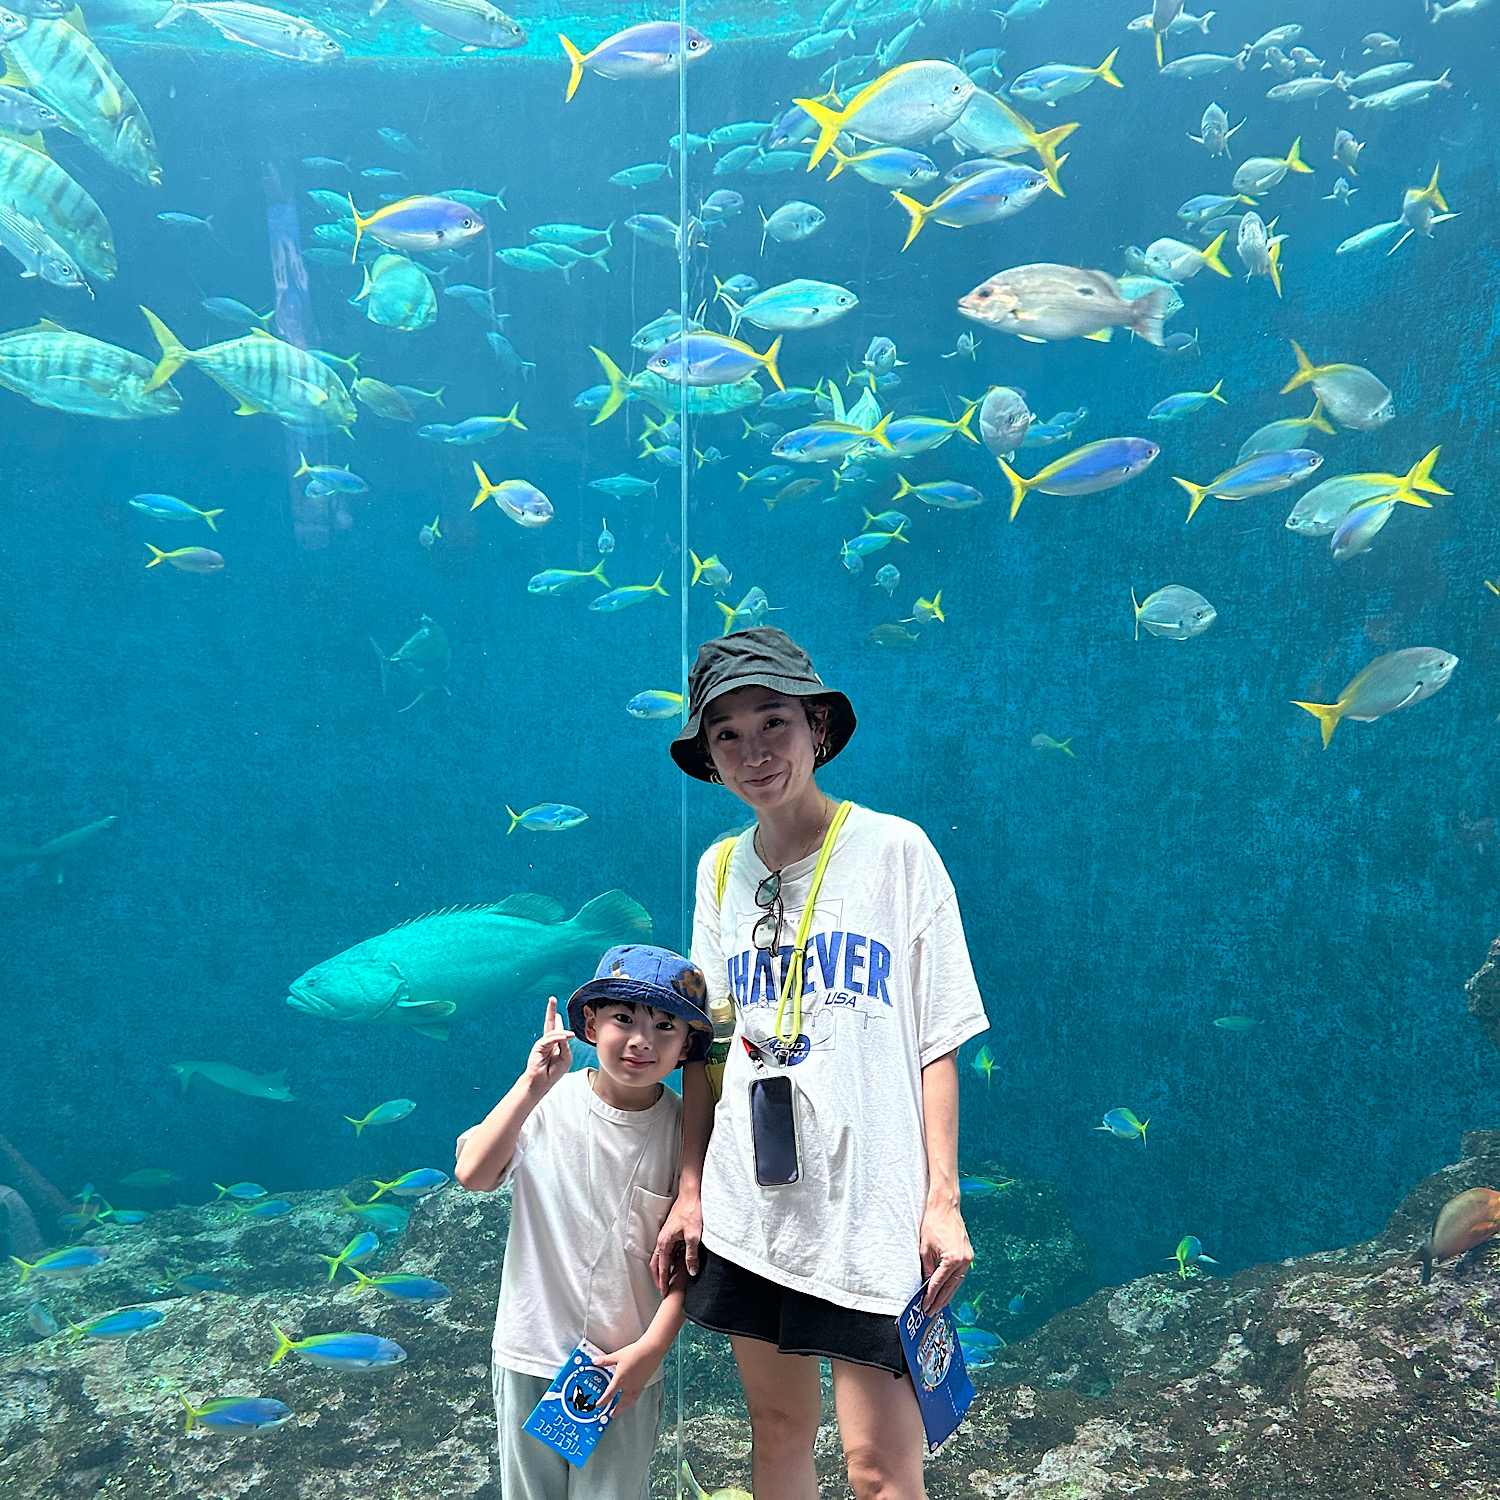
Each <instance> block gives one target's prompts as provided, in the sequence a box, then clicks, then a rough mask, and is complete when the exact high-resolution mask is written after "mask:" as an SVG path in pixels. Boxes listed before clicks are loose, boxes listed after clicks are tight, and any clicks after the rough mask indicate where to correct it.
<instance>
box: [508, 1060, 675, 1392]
mask: <svg viewBox="0 0 1500 1500" xmlns="http://www.w3.org/2000/svg"><path fill="white" fill-rule="evenodd" d="M681 1164H682V1100H681V1099H680V1098H679V1097H678V1096H677V1095H676V1094H675V1093H673V1092H672V1090H671V1089H669V1088H666V1087H663V1089H662V1091H661V1098H660V1099H658V1100H657V1101H656V1103H655V1104H653V1105H652V1106H651V1108H650V1109H644V1110H622V1109H615V1108H614V1107H613V1106H612V1105H609V1104H606V1103H605V1102H604V1101H603V1100H602V1099H600V1098H599V1096H598V1095H597V1094H596V1093H595V1092H594V1091H593V1089H592V1087H590V1083H589V1070H587V1069H579V1070H578V1071H577V1072H574V1073H569V1074H567V1075H566V1077H564V1078H561V1079H559V1080H558V1082H557V1083H556V1084H555V1085H553V1088H552V1091H551V1092H550V1093H549V1094H548V1095H547V1096H546V1098H544V1099H543V1100H542V1102H541V1103H540V1104H539V1105H537V1107H536V1108H535V1109H534V1110H533V1111H532V1112H531V1114H530V1115H529V1116H528V1118H527V1120H526V1123H525V1124H524V1125H523V1126H522V1127H521V1135H520V1138H519V1140H518V1141H517V1142H516V1151H515V1155H514V1156H513V1157H512V1158H511V1162H510V1165H509V1167H508V1168H507V1169H506V1173H505V1177H504V1178H502V1182H504V1181H509V1182H510V1183H511V1184H512V1198H511V1211H510V1233H509V1236H508V1237H507V1239H506V1242H505V1264H504V1267H503V1268H502V1270H501V1273H500V1305H499V1309H498V1311H497V1312H496V1315H495V1339H494V1358H495V1363H496V1364H497V1365H500V1366H502V1367H503V1368H504V1369H507V1370H519V1371H520V1372H521V1373H522V1374H524V1375H541V1376H545V1377H546V1378H547V1379H548V1380H550V1379H552V1377H553V1376H554V1375H556V1374H557V1372H558V1370H560V1369H561V1368H562V1365H563V1361H564V1360H566V1359H567V1357H568V1356H569V1355H570V1354H571V1353H572V1352H573V1350H574V1349H575V1348H577V1346H578V1341H579V1339H580V1338H587V1339H589V1341H590V1342H591V1343H594V1344H597V1345H598V1346H599V1347H600V1348H601V1349H604V1350H605V1351H607V1352H609V1353H613V1352H614V1351H615V1350H616V1349H619V1348H621V1347H623V1346H624V1345H625V1344H629V1343H632V1342H634V1340H636V1339H638V1338H639V1337H640V1336H641V1335H642V1334H643V1333H644V1332H645V1331H646V1329H647V1327H648V1326H649V1324H650V1322H651V1319H652V1318H654V1317H655V1316H656V1311H657V1308H659V1307H660V1306H661V1297H660V1296H659V1295H658V1293H657V1290H656V1286H655V1283H654V1282H653V1281H652V1279H651V1252H652V1251H653V1250H654V1249H655V1248H656V1236H657V1235H658V1234H659V1233H660V1231H661V1226H662V1225H663V1224H664V1223H665V1222H666V1217H667V1210H668V1209H670V1208H671V1206H672V1201H673V1199H674V1198H675V1197H676V1196H677V1176H678V1172H679V1170H680V1168H681ZM661 1377H662V1372H661V1370H659V1369H658V1370H657V1372H656V1373H655V1374H654V1375H653V1376H652V1377H651V1380H652V1382H655V1381H658V1380H660V1379H661Z"/></svg>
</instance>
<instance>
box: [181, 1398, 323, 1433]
mask: <svg viewBox="0 0 1500 1500" xmlns="http://www.w3.org/2000/svg"><path fill="white" fill-rule="evenodd" d="M177 1399H178V1400H179V1401H181V1402H182V1404H183V1405H184V1406H185V1407H186V1408H187V1414H188V1415H187V1426H186V1427H184V1428H183V1431H184V1432H191V1431H192V1430H193V1428H194V1427H195V1426H198V1427H206V1428H207V1429H208V1430H209V1431H210V1432H215V1433H218V1434H220V1435H221V1436H225V1437H235V1436H237V1435H238V1434H240V1433H245V1432H265V1431H267V1430H269V1429H270V1428H272V1427H284V1426H285V1425H286V1424H287V1423H288V1422H290V1421H291V1420H292V1418H293V1417H294V1416H295V1415H296V1413H295V1412H294V1411H293V1410H292V1409H291V1407H290V1406H287V1405H285V1404H284V1403H283V1402H280V1401H272V1400H271V1399H270V1398H269V1397H266V1396H219V1397H216V1398H215V1399H214V1400H212V1401H205V1402H204V1403H203V1405H202V1406H194V1405H193V1403H192V1402H191V1401H189V1400H188V1398H187V1397H186V1396H184V1395H183V1394H182V1393H181V1391H179V1392H178V1393H177Z"/></svg>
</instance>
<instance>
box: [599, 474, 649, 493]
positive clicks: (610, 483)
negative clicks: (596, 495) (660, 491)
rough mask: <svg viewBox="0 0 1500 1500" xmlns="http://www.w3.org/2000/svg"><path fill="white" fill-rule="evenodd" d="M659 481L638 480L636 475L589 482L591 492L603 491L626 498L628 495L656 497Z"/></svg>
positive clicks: (624, 475)
mask: <svg viewBox="0 0 1500 1500" xmlns="http://www.w3.org/2000/svg"><path fill="white" fill-rule="evenodd" d="M656 485H657V481H656V480H654V479H637V478H636V476H635V475H634V474H611V475H610V476H609V477H608V478H607V479H591V480H589V488H590V489H591V490H603V491H604V493H605V494H606V495H616V496H619V497H620V498H622V499H623V498H624V497H625V496H627V495H654V494H655V493H656Z"/></svg>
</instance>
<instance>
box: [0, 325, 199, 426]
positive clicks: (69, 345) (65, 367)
mask: <svg viewBox="0 0 1500 1500" xmlns="http://www.w3.org/2000/svg"><path fill="white" fill-rule="evenodd" d="M152 379H153V369H152V364H151V361H150V360H149V359H145V358H143V357H142V356H141V355H139V354H136V353H135V352H134V351H133V350H130V349H121V348H118V347H117V346H116V345H114V344H106V343H105V342H104V341H103V340H102V339H95V338H90V337H89V336H88V335H87V334H84V333H69V332H68V330H67V329H65V328H60V327H59V326H58V325H57V324H56V323H54V322H52V321H51V320H50V319H47V318H43V319H42V321H41V322H40V323H38V324H37V325H36V326H35V327H34V328H18V329H16V330H15V331H14V332H12V333H4V334H0V385H3V386H5V387H6V388H7V389H9V390H12V391H14V392H15V393H16V394H17V395H18V396H25V398H26V399H27V400H28V401H31V402H34V403H35V404H36V405H37V406H48V407H51V408H52V410H54V411H65V412H69V413H71V414H72V415H74V416H80V417H107V418H110V419H112V420H114V421H129V420H131V419H133V418H137V417H170V416H172V415H173V414H174V413H175V412H177V411H178V409H179V408H180V407H181V405H182V400H181V397H179V396H178V394H177V392H176V391H175V390H174V389H173V388H172V387H171V386H170V385H166V384H162V385H155V386H153V385H152V383H151V382H152Z"/></svg>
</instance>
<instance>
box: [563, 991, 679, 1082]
mask: <svg viewBox="0 0 1500 1500" xmlns="http://www.w3.org/2000/svg"><path fill="white" fill-rule="evenodd" d="M583 1035H584V1039H585V1040H586V1041H589V1042H592V1043H593V1045H594V1047H595V1049H596V1050H597V1051H598V1053H599V1068H600V1071H601V1072H603V1073H607V1074H608V1075H609V1077H610V1078H611V1079H612V1080H613V1081H614V1082H615V1083H618V1084H621V1085H623V1086H624V1087H626V1088H637V1089H643V1088H655V1087H656V1085H657V1084H659V1083H661V1082H662V1081H663V1080H664V1079H665V1078H666V1076H667V1075H668V1074H669V1073H671V1072H672V1071H673V1070H674V1069H675V1068H676V1067H677V1066H678V1065H679V1064H680V1063H681V1062H682V1060H683V1058H684V1057H685V1056H686V1055H687V1052H688V1048H689V1046H690V1044H691V1038H690V1035H689V1027H688V1023H687V1022H686V1021H684V1020H683V1019H682V1017H681V1016H673V1015H669V1014H668V1013H667V1012H666V1011H664V1010H652V1009H651V1007H650V1006H647V1005H634V1006H632V1005H619V1004H604V1005H599V1006H592V1005H586V1006H585V1007H584V1010H583Z"/></svg>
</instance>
